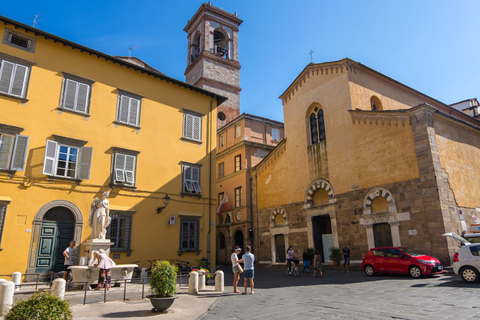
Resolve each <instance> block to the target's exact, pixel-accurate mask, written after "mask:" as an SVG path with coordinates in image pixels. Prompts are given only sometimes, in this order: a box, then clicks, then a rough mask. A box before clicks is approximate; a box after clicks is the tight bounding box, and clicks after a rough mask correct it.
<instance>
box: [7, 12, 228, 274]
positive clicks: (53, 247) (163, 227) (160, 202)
mask: <svg viewBox="0 0 480 320" xmlns="http://www.w3.org/2000/svg"><path fill="white" fill-rule="evenodd" d="M0 21H1V22H2V24H1V26H0V35H1V37H2V42H1V43H0V63H1V69H0V139H1V140H0V141H1V145H0V227H1V228H0V241H1V242H0V250H1V252H0V274H11V273H12V272H15V271H20V272H22V273H29V274H31V273H44V272H47V271H49V270H59V269H61V268H62V265H63V257H62V255H61V252H62V251H63V250H64V249H65V248H66V247H67V246H68V242H69V240H71V239H74V240H76V242H77V246H76V249H75V250H76V251H75V264H77V263H78V261H79V257H81V256H86V255H87V253H86V252H84V250H83V249H82V246H81V244H82V243H83V242H85V241H86V240H87V239H89V237H90V233H91V228H90V227H89V222H88V221H89V214H90V206H91V203H92V201H93V200H94V198H95V197H100V196H101V195H102V193H103V192H104V191H110V196H109V202H110V214H111V218H112V221H111V224H110V226H109V228H108V237H109V238H110V239H111V240H112V241H113V242H114V245H113V247H112V248H111V256H112V257H113V258H114V260H115V261H116V262H117V263H130V262H133V261H140V263H139V265H140V266H141V267H148V266H149V262H148V260H153V259H181V260H184V261H189V262H190V263H191V264H193V265H195V264H197V262H196V260H198V259H200V258H202V257H204V258H208V259H210V262H211V263H212V264H214V263H215V261H214V260H215V227H214V226H212V224H211V222H213V221H215V211H216V201H215V200H216V199H215V198H216V196H215V171H216V170H215V146H216V134H215V133H216V128H217V123H216V118H217V117H216V114H217V112H216V108H217V106H218V105H219V104H220V103H222V102H223V101H225V98H223V97H222V96H219V95H217V94H214V93H211V92H209V91H206V90H204V89H201V88H198V87H195V86H193V85H189V84H187V83H184V82H181V81H178V80H175V79H173V78H170V77H167V76H165V75H164V74H162V73H160V72H157V71H155V70H153V69H152V68H150V67H147V66H148V65H145V64H142V63H140V62H141V61H140V62H139V61H138V60H135V61H132V62H128V61H125V60H124V59H120V58H116V57H112V56H109V55H107V54H104V53H101V52H98V51H95V50H92V49H90V48H87V47H84V46H81V45H79V44H76V43H73V42H71V41H68V40H65V39H62V38H59V37H57V36H54V35H52V34H49V33H46V32H43V31H41V30H38V29H35V28H32V27H29V26H27V25H24V24H21V23H18V22H16V21H13V20H10V19H8V18H6V17H0ZM167 195H168V197H167ZM168 198H170V203H169V204H168V205H165V204H164V199H168ZM164 207H165V208H164Z"/></svg>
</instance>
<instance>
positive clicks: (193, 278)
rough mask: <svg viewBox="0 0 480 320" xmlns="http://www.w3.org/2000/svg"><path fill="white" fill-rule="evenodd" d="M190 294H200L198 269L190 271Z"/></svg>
mask: <svg viewBox="0 0 480 320" xmlns="http://www.w3.org/2000/svg"><path fill="white" fill-rule="evenodd" d="M188 294H198V273H197V272H196V271H192V272H190V277H189V278H188Z"/></svg>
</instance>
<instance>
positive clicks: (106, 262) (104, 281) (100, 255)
mask: <svg viewBox="0 0 480 320" xmlns="http://www.w3.org/2000/svg"><path fill="white" fill-rule="evenodd" d="M93 255H94V256H95V258H97V263H96V264H95V267H97V268H98V269H99V273H98V285H97V288H96V289H95V290H100V289H101V288H103V286H104V285H105V287H106V288H107V290H110V288H111V287H112V284H111V275H112V273H111V271H110V269H111V268H112V267H113V266H114V265H115V262H114V261H113V260H112V259H110V258H109V257H108V256H107V255H106V254H105V253H104V252H100V251H95V252H94V253H93Z"/></svg>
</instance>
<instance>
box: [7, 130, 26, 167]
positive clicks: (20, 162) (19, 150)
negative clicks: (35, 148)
mask: <svg viewBox="0 0 480 320" xmlns="http://www.w3.org/2000/svg"><path fill="white" fill-rule="evenodd" d="M28 140H29V137H28V136H21V135H18V134H17V136H16V138H15V147H14V149H13V159H12V164H11V167H10V168H11V170H17V171H23V170H24V169H25V160H26V158H27V149H28Z"/></svg>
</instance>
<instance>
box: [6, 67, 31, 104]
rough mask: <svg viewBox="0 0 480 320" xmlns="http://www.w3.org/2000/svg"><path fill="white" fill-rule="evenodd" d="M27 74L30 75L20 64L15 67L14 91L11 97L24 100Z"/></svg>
mask: <svg viewBox="0 0 480 320" xmlns="http://www.w3.org/2000/svg"><path fill="white" fill-rule="evenodd" d="M27 74H28V68H27V67H25V66H22V65H20V64H17V65H15V73H14V77H13V83H12V89H11V91H10V94H11V95H13V96H17V97H21V98H23V96H24V91H25V84H26V79H27Z"/></svg>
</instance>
